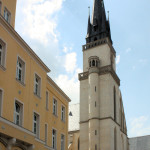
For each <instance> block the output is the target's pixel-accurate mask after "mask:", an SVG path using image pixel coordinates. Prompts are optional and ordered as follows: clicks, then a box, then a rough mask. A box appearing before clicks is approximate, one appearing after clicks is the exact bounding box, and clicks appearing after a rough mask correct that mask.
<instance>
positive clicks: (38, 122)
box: [33, 111, 40, 138]
mask: <svg viewBox="0 0 150 150" xmlns="http://www.w3.org/2000/svg"><path fill="white" fill-rule="evenodd" d="M34 116H36V117H37V120H36V121H35V120H34ZM34 123H36V132H34ZM33 133H34V134H35V136H36V137H37V138H39V137H40V115H39V114H38V113H37V112H35V111H34V112H33Z"/></svg>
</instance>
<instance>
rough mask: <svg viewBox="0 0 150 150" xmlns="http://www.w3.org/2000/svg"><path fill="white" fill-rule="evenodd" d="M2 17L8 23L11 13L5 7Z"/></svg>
mask: <svg viewBox="0 0 150 150" xmlns="http://www.w3.org/2000/svg"><path fill="white" fill-rule="evenodd" d="M4 18H5V20H6V21H7V22H8V23H10V20H11V13H10V11H9V10H8V9H7V8H6V7H5V8H4Z"/></svg>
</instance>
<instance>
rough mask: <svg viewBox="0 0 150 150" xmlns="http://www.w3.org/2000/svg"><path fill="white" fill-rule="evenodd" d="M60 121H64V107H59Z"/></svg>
mask: <svg viewBox="0 0 150 150" xmlns="http://www.w3.org/2000/svg"><path fill="white" fill-rule="evenodd" d="M61 120H62V121H65V107H64V106H61Z"/></svg>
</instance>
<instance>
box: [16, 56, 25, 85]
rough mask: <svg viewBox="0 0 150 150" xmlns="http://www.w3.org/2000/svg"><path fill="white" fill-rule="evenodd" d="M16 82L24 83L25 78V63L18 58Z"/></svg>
mask: <svg viewBox="0 0 150 150" xmlns="http://www.w3.org/2000/svg"><path fill="white" fill-rule="evenodd" d="M16 78H17V80H19V81H20V82H22V83H24V78H25V63H24V61H23V60H21V58H20V57H18V60H17V74H16Z"/></svg>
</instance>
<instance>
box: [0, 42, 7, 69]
mask: <svg viewBox="0 0 150 150" xmlns="http://www.w3.org/2000/svg"><path fill="white" fill-rule="evenodd" d="M5 54H6V44H5V43H4V42H3V41H1V40H0V65H1V66H3V67H5Z"/></svg>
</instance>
